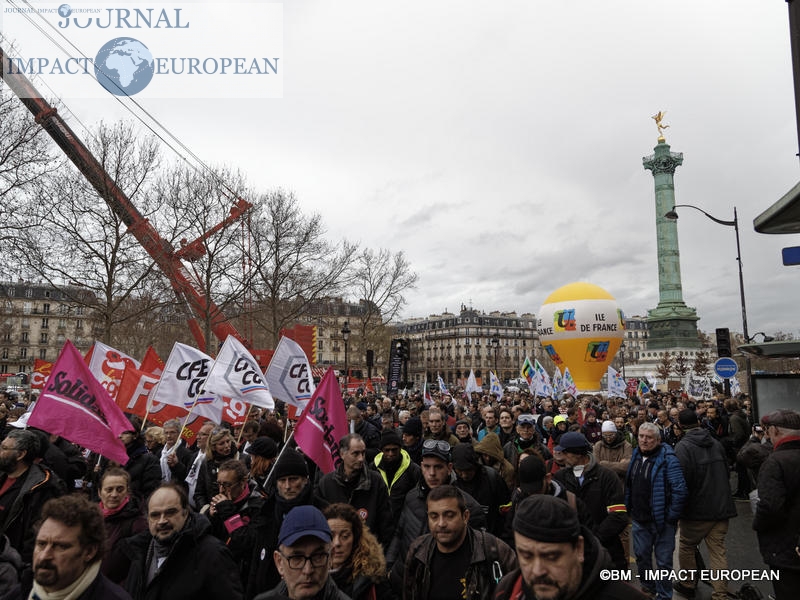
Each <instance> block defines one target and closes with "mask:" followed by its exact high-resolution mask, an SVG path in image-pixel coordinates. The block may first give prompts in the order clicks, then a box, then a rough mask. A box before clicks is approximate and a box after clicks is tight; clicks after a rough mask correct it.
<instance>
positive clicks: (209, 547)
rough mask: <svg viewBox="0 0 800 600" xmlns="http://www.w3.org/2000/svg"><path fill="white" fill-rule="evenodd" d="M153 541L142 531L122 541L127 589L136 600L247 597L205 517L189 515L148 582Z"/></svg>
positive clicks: (223, 546) (148, 534)
mask: <svg viewBox="0 0 800 600" xmlns="http://www.w3.org/2000/svg"><path fill="white" fill-rule="evenodd" d="M152 539H153V536H152V535H151V534H150V532H149V531H143V532H142V533H139V534H137V535H135V536H133V537H130V538H128V539H126V540H123V541H122V542H120V543H121V544H122V551H123V552H124V553H125V555H126V556H127V557H128V558H129V559H130V561H131V569H130V572H129V573H128V578H127V580H126V581H125V586H124V587H125V589H126V590H127V591H128V593H129V594H130V595H131V596H132V597H133V599H134V600H160V599H162V598H225V600H241V599H242V598H243V597H244V594H243V591H242V582H241V579H240V578H239V569H238V567H237V565H236V563H235V562H234V561H233V557H232V556H231V553H230V551H229V550H228V549H227V548H226V547H225V544H223V543H222V542H220V541H219V540H218V539H217V538H215V537H214V536H213V535H211V523H209V521H208V519H206V517H205V516H204V515H200V514H195V513H191V512H190V513H189V516H188V517H187V519H186V523H185V525H184V527H183V529H181V531H180V532H179V533H178V536H177V538H176V540H175V542H174V543H173V545H172V548H171V550H170V552H169V555H168V556H167V557H166V559H165V560H164V563H163V564H162V565H161V567H160V568H159V569H158V572H157V573H156V575H155V577H154V578H153V580H152V581H151V582H150V583H147V557H148V552H150V551H151V550H150V548H151V544H150V542H151V541H152Z"/></svg>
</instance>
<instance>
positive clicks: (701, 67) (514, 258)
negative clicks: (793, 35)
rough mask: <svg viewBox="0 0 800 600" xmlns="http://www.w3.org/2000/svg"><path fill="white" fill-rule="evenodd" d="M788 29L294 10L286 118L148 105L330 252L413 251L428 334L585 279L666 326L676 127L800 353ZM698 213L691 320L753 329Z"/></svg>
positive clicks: (438, 9)
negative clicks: (660, 128) (761, 223)
mask: <svg viewBox="0 0 800 600" xmlns="http://www.w3.org/2000/svg"><path fill="white" fill-rule="evenodd" d="M788 29H789V26H788V14H787V3H786V2H784V1H783V0H702V1H698V0H673V1H672V2H669V3H663V2H648V1H641V0H627V1H621V0H618V1H613V0H604V1H603V2H590V1H580V2H563V1H560V0H557V1H544V0H542V1H536V2H531V1H530V0H525V1H515V2H510V1H505V0H498V1H496V2H475V1H464V0H461V1H458V2H456V1H442V0H437V1H431V0H426V1H424V2H423V1H416V0H412V1H403V2H396V1H392V2H388V1H386V2H375V1H374V0H368V1H351V0H337V1H336V2H323V1H308V0H294V1H293V2H288V3H286V4H285V5H284V56H283V57H282V59H281V62H280V65H281V69H282V72H283V77H284V80H283V82H284V94H283V98H280V99H262V100H202V99H201V100H197V101H192V102H186V101H182V100H181V101H178V100H151V101H143V102H144V104H145V105H146V106H147V108H148V110H150V111H151V112H152V113H153V114H154V115H155V116H156V117H157V118H158V119H159V120H160V121H161V122H162V123H164V124H165V125H167V127H169V128H170V130H171V131H172V132H173V133H174V134H176V135H177V136H178V137H179V138H180V139H181V140H182V141H183V142H184V143H185V144H187V145H188V146H189V147H190V148H191V149H192V150H193V151H194V152H195V153H196V154H197V155H199V156H200V157H202V158H203V159H204V160H205V161H207V162H209V163H212V164H227V165H230V166H232V167H235V168H239V169H241V170H242V171H244V172H245V173H246V174H247V175H248V176H249V177H250V179H251V181H252V182H253V183H254V184H255V185H256V186H258V187H260V188H263V189H265V190H266V189H270V188H275V187H283V188H286V189H290V190H293V191H294V192H295V193H296V195H297V196H298V198H299V200H300V202H301V204H302V207H303V209H304V210H306V211H308V212H319V213H320V214H321V215H322V216H323V218H324V220H325V222H326V223H327V227H328V232H329V235H330V237H332V238H340V237H343V236H345V237H347V238H349V239H351V240H355V241H359V242H361V243H362V244H364V245H366V246H371V247H376V248H377V247H387V248H390V249H391V250H393V251H399V250H403V251H405V253H406V254H407V256H408V258H409V260H410V262H411V264H412V265H413V268H414V270H415V271H416V272H417V273H418V274H419V285H418V288H417V289H416V290H414V291H412V292H410V293H409V294H408V296H407V297H408V306H407V308H406V310H405V313H404V316H406V317H421V316H427V315H429V314H437V313H441V312H442V311H444V310H445V309H448V310H450V311H451V312H457V311H458V309H459V307H460V305H461V304H466V305H471V306H473V307H474V308H476V309H479V310H484V311H486V312H489V311H492V310H502V311H516V312H517V313H523V312H536V313H538V312H539V308H540V306H541V305H542V303H543V302H544V299H545V298H546V297H547V296H548V295H549V294H550V293H551V292H552V291H553V290H555V289H556V288H558V287H560V286H562V285H564V284H567V283H570V282H573V281H581V280H582V281H589V282H591V283H594V284H597V285H600V286H602V287H604V288H605V289H607V290H608V291H609V292H610V293H611V294H612V295H614V296H615V297H616V298H617V300H618V302H619V304H620V307H621V308H622V309H623V311H624V312H625V313H626V314H627V315H643V314H646V311H647V309H649V308H653V307H655V305H656V304H657V302H658V269H657V262H656V236H655V202H654V191H653V178H652V174H651V173H650V172H649V171H645V170H644V169H643V167H642V157H643V156H646V155H649V154H651V153H652V152H653V147H654V146H655V144H656V138H657V135H658V133H657V130H656V127H655V123H654V121H653V120H652V119H651V116H652V115H654V114H656V113H657V112H658V111H659V110H664V111H666V118H665V119H664V122H665V123H667V124H668V125H669V126H670V127H669V128H668V129H667V130H666V134H665V135H666V139H667V142H668V143H669V144H670V145H671V146H672V151H673V152H682V153H683V154H684V164H683V166H681V167H679V168H678V170H677V171H676V175H675V187H676V198H677V202H678V203H688V204H696V205H698V206H700V207H701V208H703V209H705V210H706V211H707V212H709V213H711V214H713V215H714V216H716V217H718V218H721V219H732V218H733V207H734V206H736V207H737V208H738V211H739V218H740V222H741V228H740V229H741V243H742V256H743V264H744V279H745V291H746V295H747V304H748V306H747V308H748V320H749V329H750V332H751V333H754V332H757V331H762V330H763V331H767V332H768V333H771V332H774V331H776V330H782V331H791V332H795V333H796V332H798V331H800V319H799V318H798V312H799V311H798V308H797V306H798V298H799V297H800V293H798V292H800V273H798V267H784V266H782V265H781V256H780V250H781V248H782V247H784V246H791V245H798V244H799V243H800V240H798V239H797V236H794V235H790V236H767V235H762V234H757V233H755V232H754V231H753V226H752V221H753V219H754V218H755V217H756V216H757V215H758V214H760V213H761V212H762V211H764V210H765V209H767V208H768V207H769V206H770V205H771V204H772V203H773V202H775V201H776V200H778V199H779V198H780V197H781V196H782V195H783V194H784V193H786V192H787V191H788V190H789V189H790V188H791V187H792V186H793V185H794V184H796V183H797V182H798V180H800V169H798V166H800V163H798V158H797V157H796V152H797V134H796V131H797V130H796V125H795V117H794V97H793V88H792V72H791V56H790V47H789V31H788ZM234 34H235V32H234ZM226 35H230V31H221V32H220V36H219V39H212V40H209V47H210V49H211V50H210V52H211V51H212V50H213V49H214V48H215V47H221V46H222V45H224V41H225V36H226ZM67 103H68V104H69V106H70V108H71V109H72V111H73V112H75V113H76V115H78V116H79V117H80V118H81V119H82V120H85V121H86V122H89V123H93V122H97V121H99V120H100V119H101V118H104V119H110V118H114V117H116V116H119V114H120V113H119V110H118V108H117V106H116V103H115V102H114V101H113V100H69V99H68V100H67ZM680 215H681V218H680V221H679V225H678V230H679V238H680V251H681V268H682V275H683V293H684V299H685V301H686V303H687V304H688V305H689V306H694V307H696V309H697V312H698V314H699V316H700V317H701V320H700V322H699V324H698V325H699V327H700V328H701V329H703V330H705V331H713V329H714V328H716V327H729V328H730V329H732V330H736V331H740V330H741V312H740V305H739V289H738V279H737V271H736V260H735V257H736V246H735V238H734V232H733V229H732V228H727V227H723V226H720V225H717V224H715V223H713V222H711V221H709V220H708V219H706V218H705V217H704V216H703V215H701V214H700V213H698V212H696V211H691V210H689V209H684V210H683V211H682V212H681V213H680Z"/></svg>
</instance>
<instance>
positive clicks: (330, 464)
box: [294, 367, 350, 473]
mask: <svg viewBox="0 0 800 600" xmlns="http://www.w3.org/2000/svg"><path fill="white" fill-rule="evenodd" d="M348 433H350V430H349V429H348V427H347V415H346V414H345V409H344V400H342V393H341V392H340V391H339V384H338V382H337V381H336V375H335V374H334V372H333V369H331V368H330V367H329V368H328V370H327V371H325V375H324V376H323V377H322V381H320V382H319V386H317V389H316V390H315V391H314V395H313V396H311V400H309V402H308V404H306V407H305V409H304V410H303V413H302V414H301V415H300V419H299V420H298V422H297V426H296V427H295V429H294V439H295V441H296V442H297V445H298V446H300V448H301V449H302V451H303V453H304V454H305V455H306V456H308V457H309V458H310V459H311V460H313V461H314V462H315V463H316V464H317V466H318V467H319V468H320V470H321V471H322V472H323V473H331V472H332V471H334V470H335V469H336V467H337V466H338V464H339V463H340V462H341V460H342V459H341V457H340V456H339V440H340V439H342V438H343V437H344V436H346V435H347V434H348Z"/></svg>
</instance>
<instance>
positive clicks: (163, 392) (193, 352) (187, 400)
mask: <svg viewBox="0 0 800 600" xmlns="http://www.w3.org/2000/svg"><path fill="white" fill-rule="evenodd" d="M213 363H214V359H213V358H211V357H210V356H208V355H207V354H204V353H203V352H200V350H198V349H197V348H192V347H191V346H187V345H186V344H181V343H180V342H175V345H174V346H172V351H171V352H170V353H169V358H168V359H167V364H166V365H164V372H163V373H162V374H161V379H160V380H159V382H158V384H157V386H156V389H155V391H154V392H153V393H152V394H151V396H150V403H151V404H150V406H152V404H154V403H156V402H161V403H162V404H172V405H173V406H180V407H181V408H183V409H186V410H189V411H191V412H192V414H193V415H198V416H200V417H206V418H207V419H211V420H212V421H214V423H221V422H222V407H223V401H222V397H221V396H218V395H217V394H213V393H210V392H206V387H205V385H206V378H207V377H208V373H209V372H210V371H211V366H212V365H213Z"/></svg>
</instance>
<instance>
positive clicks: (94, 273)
mask: <svg viewBox="0 0 800 600" xmlns="http://www.w3.org/2000/svg"><path fill="white" fill-rule="evenodd" d="M87 145H88V147H89V148H90V150H91V151H92V152H93V154H94V155H95V157H96V158H97V159H98V161H99V162H100V163H101V164H102V165H103V166H104V168H105V169H106V171H108V173H109V174H110V175H111V177H112V178H113V179H114V180H115V181H116V182H117V184H118V185H119V187H120V188H121V189H123V190H124V191H125V192H126V194H127V195H128V197H129V198H130V199H131V201H133V202H134V204H136V205H137V206H138V207H139V209H140V211H141V212H143V213H144V214H145V215H147V214H148V213H149V212H151V211H152V210H153V209H154V207H155V203H154V202H153V201H152V196H151V183H152V181H153V179H154V178H155V176H156V172H157V169H158V164H159V152H158V146H157V144H156V142H155V140H154V139H153V138H152V137H145V138H141V137H140V136H138V135H135V133H134V131H133V128H132V127H131V126H130V125H129V124H121V123H120V124H116V125H113V126H107V125H104V124H101V125H100V127H99V129H98V131H97V132H96V134H95V135H94V136H92V138H91V139H90V140H89V143H88V144H87ZM38 194H39V196H38V197H37V198H36V199H35V201H29V202H28V203H27V205H26V206H24V207H22V208H21V209H20V210H21V212H22V213H23V215H24V218H25V219H26V220H27V221H28V222H30V223H35V224H36V226H35V227H31V228H27V229H22V230H19V231H18V235H19V238H18V243H17V244H15V245H14V249H13V250H12V252H13V255H14V258H15V260H16V262H17V263H18V264H19V265H20V266H21V268H22V269H23V271H24V272H25V274H26V275H28V276H29V277H32V278H35V279H39V280H44V281H46V282H47V283H48V284H50V285H52V286H53V287H54V288H57V289H59V290H61V291H62V292H63V293H64V294H66V296H67V297H68V298H69V299H70V301H72V302H74V303H76V304H78V305H80V306H82V307H85V308H86V309H89V310H90V311H91V312H92V317H93V318H94V320H95V321H96V322H97V323H98V324H99V329H100V331H98V332H96V333H98V334H99V335H98V336H97V337H99V338H100V339H102V340H103V341H104V342H106V343H109V344H112V343H114V342H115V339H114V329H115V327H116V326H117V325H118V324H121V323H124V322H126V321H129V320H136V319H138V318H139V317H140V316H141V315H143V314H145V313H147V312H149V311H151V310H153V309H154V308H156V307H158V306H161V305H163V304H164V303H165V302H167V301H168V300H167V298H169V297H168V296H166V294H165V293H166V287H165V285H164V282H163V279H162V278H161V276H160V275H159V274H158V271H157V269H156V266H155V264H154V263H153V261H152V259H150V257H149V256H148V255H147V254H146V253H145V251H144V250H143V248H142V247H141V246H140V245H139V242H138V241H137V240H136V238H135V237H134V236H133V234H132V233H131V232H130V231H129V230H128V228H127V226H126V225H125V224H124V223H123V222H122V220H121V219H120V218H119V217H118V216H117V215H116V214H115V213H114V211H113V210H111V208H110V207H109V206H108V205H107V204H106V203H105V202H104V201H103V200H102V199H101V198H100V197H99V195H98V194H97V192H96V190H95V189H94V188H93V187H92V186H91V184H90V183H89V182H88V181H87V180H86V179H85V178H84V177H83V176H82V175H81V174H80V173H78V172H77V171H75V170H73V169H64V170H62V171H61V172H59V173H58V174H56V175H54V176H52V177H51V178H49V179H48V180H47V181H46V182H45V184H44V185H42V186H41V187H40V189H39V190H38ZM76 290H79V292H78V293H76ZM169 301H172V299H171V298H169Z"/></svg>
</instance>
